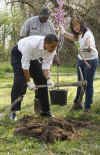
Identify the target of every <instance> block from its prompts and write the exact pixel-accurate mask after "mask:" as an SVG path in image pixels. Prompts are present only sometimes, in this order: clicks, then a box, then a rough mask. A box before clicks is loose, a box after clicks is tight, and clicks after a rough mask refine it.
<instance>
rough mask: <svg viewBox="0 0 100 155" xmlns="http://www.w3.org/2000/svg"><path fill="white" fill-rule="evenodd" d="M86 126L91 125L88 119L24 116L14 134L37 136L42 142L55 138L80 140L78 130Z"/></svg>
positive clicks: (51, 140) (52, 140) (54, 139)
mask: <svg viewBox="0 0 100 155" xmlns="http://www.w3.org/2000/svg"><path fill="white" fill-rule="evenodd" d="M86 127H87V128H90V127H91V122H90V121H88V120H74V119H66V120H65V119H64V118H61V119H59V118H40V117H38V118H36V117H35V118H34V117H31V116H24V117H23V118H22V119H20V121H19V123H18V126H17V128H16V129H15V131H14V135H16V136H17V135H22V136H31V137H37V138H39V139H41V140H42V141H44V142H49V143H54V142H55V141H57V140H59V141H63V140H72V139H77V140H80V138H81V132H79V131H81V130H80V129H83V128H86Z"/></svg>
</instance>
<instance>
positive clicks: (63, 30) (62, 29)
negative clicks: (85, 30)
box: [60, 26, 66, 35]
mask: <svg viewBox="0 0 100 155" xmlns="http://www.w3.org/2000/svg"><path fill="white" fill-rule="evenodd" d="M60 28H61V33H62V34H63V35H64V34H65V33H66V31H65V28H64V27H63V26H60Z"/></svg>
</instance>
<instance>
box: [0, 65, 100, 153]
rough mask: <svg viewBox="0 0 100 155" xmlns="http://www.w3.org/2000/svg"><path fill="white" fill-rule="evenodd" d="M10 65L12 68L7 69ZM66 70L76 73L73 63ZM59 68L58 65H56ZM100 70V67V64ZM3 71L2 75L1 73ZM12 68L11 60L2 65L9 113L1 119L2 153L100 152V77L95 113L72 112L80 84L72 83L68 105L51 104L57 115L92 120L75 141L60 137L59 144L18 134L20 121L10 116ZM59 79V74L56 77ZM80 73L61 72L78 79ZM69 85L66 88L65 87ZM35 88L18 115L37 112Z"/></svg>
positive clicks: (2, 101)
mask: <svg viewBox="0 0 100 155" xmlns="http://www.w3.org/2000/svg"><path fill="white" fill-rule="evenodd" d="M7 68H8V69H7ZM61 70H63V71H64V72H65V71H66V70H67V71H68V73H72V72H73V73H74V75H76V73H75V69H74V68H72V67H68V68H67V67H66V66H65V67H64V66H63V67H62V68H61ZM53 71H54V72H55V68H53ZM98 73H99V68H98ZM1 75H2V76H1ZM12 78H13V74H12V68H11V66H10V65H8V63H4V64H1V65H0V116H1V115H2V114H6V115H5V117H4V118H2V119H0V155H100V104H99V102H100V95H99V94H100V80H99V78H96V79H95V81H94V88H95V93H94V104H93V105H92V109H91V113H90V114H88V115H87V116H85V117H84V116H83V111H78V112H69V109H70V107H71V105H72V103H73V100H74V96H75V93H76V88H74V87H68V88H66V89H67V90H68V96H67V105H66V106H64V107H61V106H58V105H51V111H52V113H53V114H55V115H56V116H57V117H65V118H66V119H68V118H73V119H76V120H80V119H82V120H83V122H84V120H88V121H90V122H91V124H92V126H91V127H90V128H83V129H81V130H79V134H80V135H81V138H78V139H75V140H74V139H73V140H72V141H62V142H60V141H57V142H56V143H55V144H45V143H43V142H41V141H40V140H38V139H36V138H33V137H24V136H14V134H13V133H14V132H13V131H14V130H15V128H16V127H17V122H12V121H10V120H9V112H10V92H11V87H12V82H13V81H12ZM52 78H53V80H54V81H55V82H56V79H55V77H52ZM76 79H77V78H76V76H73V75H68V76H61V77H60V78H59V80H60V81H61V82H63V81H64V82H65V81H66V82H69V81H76ZM64 89H65V88H64ZM33 96H34V94H33V92H31V91H29V90H28V91H27V94H26V95H25V97H24V100H23V104H22V111H21V112H20V113H19V114H18V118H22V117H23V115H24V114H29V115H34V110H33V109H34V105H33Z"/></svg>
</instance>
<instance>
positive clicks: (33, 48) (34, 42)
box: [18, 36, 56, 70]
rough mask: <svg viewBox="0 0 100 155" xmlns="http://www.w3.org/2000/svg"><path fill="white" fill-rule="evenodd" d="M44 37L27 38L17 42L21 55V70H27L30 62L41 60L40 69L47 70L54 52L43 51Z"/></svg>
mask: <svg viewBox="0 0 100 155" xmlns="http://www.w3.org/2000/svg"><path fill="white" fill-rule="evenodd" d="M44 38H45V37H44V36H29V37H26V38H24V39H21V40H19V42H18V49H19V51H20V52H21V54H22V59H21V63H22V68H23V69H25V70H29V67H30V61H31V60H35V59H39V58H40V57H42V58H43V63H42V69H43V70H45V69H47V70H49V69H50V66H51V64H52V61H53V58H54V55H55V54H56V51H54V52H52V53H50V52H48V51H47V50H44Z"/></svg>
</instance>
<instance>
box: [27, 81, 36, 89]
mask: <svg viewBox="0 0 100 155" xmlns="http://www.w3.org/2000/svg"><path fill="white" fill-rule="evenodd" d="M27 86H28V88H29V89H30V90H32V89H36V86H35V84H34V83H32V82H30V81H28V82H27Z"/></svg>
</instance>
